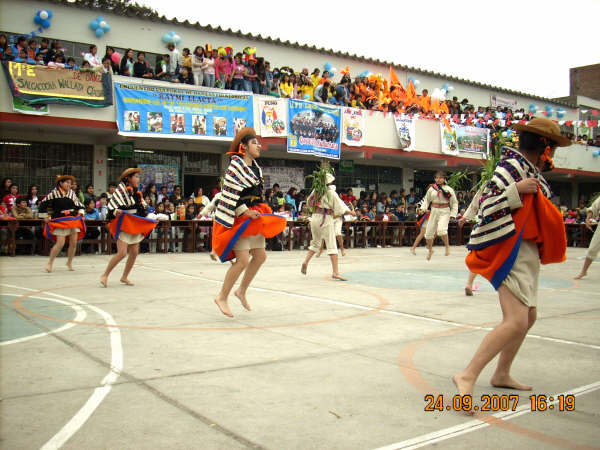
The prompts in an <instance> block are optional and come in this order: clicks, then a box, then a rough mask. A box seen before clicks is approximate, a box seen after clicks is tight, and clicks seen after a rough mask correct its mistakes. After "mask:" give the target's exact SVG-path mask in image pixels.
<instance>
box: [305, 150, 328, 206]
mask: <svg viewBox="0 0 600 450" xmlns="http://www.w3.org/2000/svg"><path fill="white" fill-rule="evenodd" d="M328 173H330V174H332V175H334V174H335V172H334V170H333V167H331V166H330V165H329V162H328V161H321V165H320V167H319V168H318V169H317V170H315V171H314V172H313V173H312V174H311V175H308V176H307V177H306V180H312V186H311V187H312V192H311V193H310V195H309V196H308V199H307V201H306V204H307V205H308V210H309V211H310V213H311V214H312V212H313V211H314V209H315V207H317V204H318V202H319V200H320V199H321V198H323V197H324V196H327V199H328V200H329V199H330V193H329V189H328V188H327V174H328Z"/></svg>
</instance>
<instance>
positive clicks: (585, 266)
mask: <svg viewBox="0 0 600 450" xmlns="http://www.w3.org/2000/svg"><path fill="white" fill-rule="evenodd" d="M599 226H600V225H599ZM592 261H593V259H592V258H585V262H584V263H583V267H582V268H581V272H579V275H577V276H576V277H575V279H576V280H581V279H582V278H583V277H585V276H586V275H587V271H588V269H589V268H590V266H591V265H592Z"/></svg>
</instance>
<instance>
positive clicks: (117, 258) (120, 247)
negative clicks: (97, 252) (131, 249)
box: [100, 239, 127, 287]
mask: <svg viewBox="0 0 600 450" xmlns="http://www.w3.org/2000/svg"><path fill="white" fill-rule="evenodd" d="M125 256H127V242H123V241H121V240H120V239H117V253H115V254H114V256H113V257H112V258H111V259H110V261H109V262H108V266H106V270H105V271H104V273H103V274H102V276H101V277H100V283H101V284H102V286H104V287H107V283H108V276H109V275H110V273H111V272H112V270H113V269H114V268H115V266H116V265H117V264H119V263H120V262H121V260H122V259H123V258H125Z"/></svg>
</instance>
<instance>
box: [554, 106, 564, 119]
mask: <svg viewBox="0 0 600 450" xmlns="http://www.w3.org/2000/svg"><path fill="white" fill-rule="evenodd" d="M565 113H566V111H565V110H564V109H562V108H560V109H558V110H557V111H556V117H558V118H559V119H562V118H563V117H565Z"/></svg>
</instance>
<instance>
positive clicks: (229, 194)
mask: <svg viewBox="0 0 600 450" xmlns="http://www.w3.org/2000/svg"><path fill="white" fill-rule="evenodd" d="M254 164H256V161H255V162H254ZM256 166H257V167H258V171H259V173H260V177H256V175H254V172H252V170H251V169H250V167H248V165H247V164H246V163H245V162H244V160H243V159H242V158H240V157H239V156H237V155H233V156H232V157H231V162H230V163H229V167H228V168H227V171H226V172H225V180H224V182H223V188H222V190H221V198H220V200H219V203H218V205H217V210H216V212H215V220H216V221H217V222H218V223H220V224H221V225H223V226H224V227H227V228H231V227H232V226H233V222H234V221H235V216H236V212H235V210H236V207H237V203H238V200H239V199H240V194H241V192H242V191H243V190H244V189H246V188H251V187H253V186H258V185H259V184H260V183H261V182H262V170H261V168H260V167H259V166H258V164H256Z"/></svg>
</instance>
